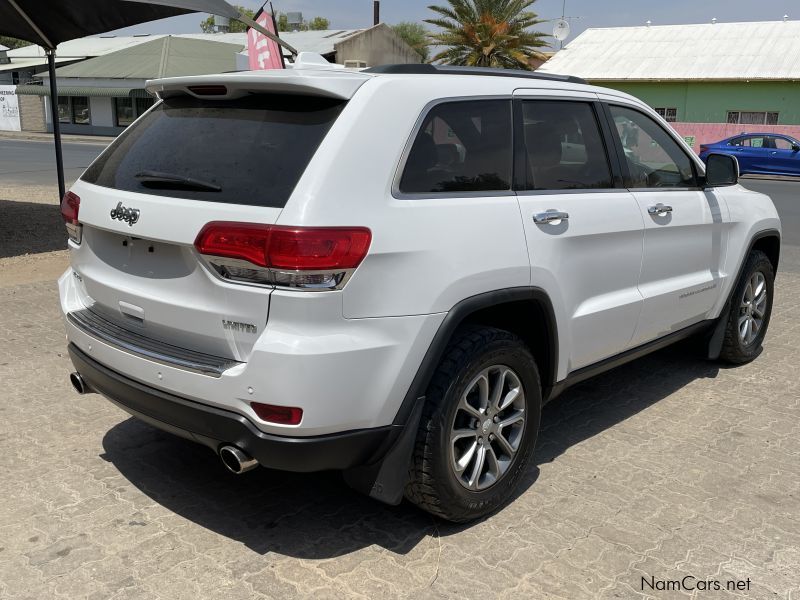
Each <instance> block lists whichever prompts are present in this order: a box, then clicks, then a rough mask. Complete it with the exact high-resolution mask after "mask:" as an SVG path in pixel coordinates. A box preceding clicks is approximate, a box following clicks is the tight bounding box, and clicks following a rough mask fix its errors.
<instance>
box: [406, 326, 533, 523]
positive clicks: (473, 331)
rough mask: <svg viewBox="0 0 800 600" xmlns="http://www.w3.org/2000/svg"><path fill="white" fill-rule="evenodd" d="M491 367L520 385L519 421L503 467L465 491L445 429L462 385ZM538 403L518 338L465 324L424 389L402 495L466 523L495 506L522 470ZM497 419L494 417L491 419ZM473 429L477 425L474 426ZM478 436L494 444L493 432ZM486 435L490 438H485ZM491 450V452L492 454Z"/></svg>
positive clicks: (528, 357) (528, 354)
mask: <svg viewBox="0 0 800 600" xmlns="http://www.w3.org/2000/svg"><path fill="white" fill-rule="evenodd" d="M495 365H502V366H504V367H508V368H509V369H511V370H512V371H513V375H516V376H517V378H518V381H519V383H520V384H521V386H522V391H523V393H524V400H520V403H521V404H524V411H523V412H524V414H525V419H524V425H522V426H521V427H522V429H521V433H518V436H515V439H516V440H517V442H518V446H517V450H516V453H515V454H514V455H513V457H512V458H511V460H510V462H509V463H508V467H506V468H505V471H504V472H503V473H502V474H501V475H500V476H499V477H498V478H497V480H496V481H495V482H494V483H493V484H489V487H487V488H486V489H480V490H477V489H476V490H470V489H467V487H465V486H464V484H462V483H460V482H459V479H458V476H457V475H456V473H455V469H454V468H453V467H452V464H451V462H450V461H451V456H450V431H451V426H453V424H454V422H455V419H457V418H463V416H464V415H463V412H464V411H463V409H459V408H458V405H459V402H460V400H461V397H462V395H463V394H464V393H465V392H466V391H467V389H466V388H467V386H468V385H469V384H470V383H472V382H473V380H474V379H475V377H477V376H478V375H480V373H481V372H482V371H483V370H485V369H487V368H490V367H493V366H495ZM509 377H510V378H511V377H512V376H509ZM501 389H502V388H501ZM541 404H542V395H541V384H540V379H539V372H538V370H537V368H536V362H535V361H534V358H533V355H532V354H531V352H530V350H528V348H527V346H526V345H525V344H524V343H523V342H522V340H521V339H520V338H518V337H517V336H515V335H513V334H511V333H509V332H507V331H504V330H502V329H495V328H492V327H474V326H470V327H468V328H464V329H463V330H461V331H460V332H459V333H457V334H456V336H455V337H454V339H453V341H452V342H451V343H450V345H449V346H448V348H447V350H446V351H445V354H444V357H443V358H442V361H441V363H440V364H439V367H438V369H437V370H436V373H435V374H434V376H433V378H432V380H431V383H430V385H429V386H428V389H427V393H426V403H425V408H424V411H423V414H422V419H421V421H420V426H419V430H418V433H417V439H416V442H415V446H414V452H413V456H412V460H411V466H410V472H409V482H408V484H407V485H406V490H405V494H406V497H407V498H408V499H409V500H411V502H413V503H414V504H416V505H417V506H419V507H420V508H422V509H424V510H426V511H428V512H430V513H432V514H434V515H436V516H439V517H441V518H443V519H446V520H448V521H453V522H466V521H472V520H474V519H478V518H480V517H483V516H485V515H487V514H489V513H491V512H493V511H495V510H497V509H498V508H499V507H500V506H502V505H503V504H505V503H506V502H507V501H508V500H509V499H510V497H511V495H512V493H513V492H514V489H515V488H516V486H517V485H518V484H519V480H520V478H521V476H522V475H523V474H524V473H525V471H526V468H527V465H528V461H529V459H530V458H531V455H532V454H533V448H534V446H535V444H536V437H537V435H538V432H539V421H540V417H541ZM512 408H513V407H512ZM459 410H461V413H459V412H458V411H459ZM500 418H501V416H500V415H498V417H497V419H498V420H499V419H500ZM476 421H477V419H476ZM505 431H507V430H505ZM477 433H480V427H479V426H477V425H476V434H477ZM498 435H499V434H498ZM509 437H510V436H509ZM480 439H481V440H485V443H486V445H487V446H489V445H493V444H498V443H499V441H498V440H497V439H496V437H495V436H492V438H490V437H488V436H487V437H486V438H483V437H481V438H480ZM490 439H495V441H494V442H489V440H490ZM468 442H469V441H468ZM469 443H471V442H469ZM487 452H488V450H487ZM497 452H498V453H500V452H501V451H500V450H498V451H497ZM495 454H496V453H495V452H494V451H493V452H492V456H495ZM488 460H489V459H488V458H487V461H488ZM487 464H488V462H487ZM493 464H495V465H499V463H498V462H494V463H493ZM464 471H465V473H466V471H467V470H466V469H465V470H464ZM478 479H481V478H480V477H478Z"/></svg>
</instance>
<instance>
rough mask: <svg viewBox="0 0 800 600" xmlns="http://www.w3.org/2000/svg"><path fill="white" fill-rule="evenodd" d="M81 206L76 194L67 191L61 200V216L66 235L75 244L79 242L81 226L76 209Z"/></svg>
mask: <svg viewBox="0 0 800 600" xmlns="http://www.w3.org/2000/svg"><path fill="white" fill-rule="evenodd" d="M80 208H81V199H80V197H79V196H78V195H77V194H74V193H72V192H67V193H66V194H64V198H63V199H62V200H61V216H62V217H63V219H64V225H66V227H67V235H69V239H71V240H72V241H73V242H75V243H76V244H80V243H81V238H82V237H83V226H82V225H81V224H80V223H79V222H78V211H80Z"/></svg>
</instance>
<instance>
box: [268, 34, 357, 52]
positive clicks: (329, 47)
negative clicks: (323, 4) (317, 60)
mask: <svg viewBox="0 0 800 600" xmlns="http://www.w3.org/2000/svg"><path fill="white" fill-rule="evenodd" d="M362 31H364V30H363V29H330V30H323V31H281V33H280V36H281V39H282V40H286V41H287V42H288V43H289V44H291V45H292V46H294V47H295V48H297V50H298V52H315V53H317V54H321V55H323V56H325V55H326V54H331V53H333V52H335V50H336V49H335V46H336V44H338V43H339V42H341V41H342V40H345V39H347V38H349V37H350V36H352V35H355V34H357V33H361V32H362Z"/></svg>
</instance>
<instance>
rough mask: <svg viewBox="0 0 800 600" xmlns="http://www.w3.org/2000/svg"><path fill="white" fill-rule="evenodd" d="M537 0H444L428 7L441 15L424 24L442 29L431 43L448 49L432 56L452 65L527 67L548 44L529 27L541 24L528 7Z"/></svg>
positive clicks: (432, 37)
mask: <svg viewBox="0 0 800 600" xmlns="http://www.w3.org/2000/svg"><path fill="white" fill-rule="evenodd" d="M535 1H536V0H447V2H448V4H449V6H429V7H428V8H429V9H430V10H432V11H434V12H435V13H438V14H439V15H441V18H436V19H426V20H425V22H426V23H430V24H431V25H435V26H436V27H440V28H441V29H442V31H441V32H439V33H433V34H431V36H430V39H431V45H434V46H446V47H447V49H445V50H443V51H442V52H440V53H439V54H437V55H436V56H434V57H433V59H431V62H441V63H446V64H451V65H462V66H474V67H501V68H505V69H530V68H531V66H530V64H529V61H530V59H532V58H540V57H541V53H540V52H539V51H538V49H539V48H546V47H548V46H549V44H548V43H547V42H546V41H545V40H544V38H545V37H547V36H545V34H543V33H541V32H539V31H533V30H531V27H533V26H534V25H538V24H539V23H543V21H542V20H540V19H539V18H538V15H537V14H536V13H534V12H530V11H528V10H527V9H528V8H529V7H530V6H531V5H532V4H533V3H534V2H535Z"/></svg>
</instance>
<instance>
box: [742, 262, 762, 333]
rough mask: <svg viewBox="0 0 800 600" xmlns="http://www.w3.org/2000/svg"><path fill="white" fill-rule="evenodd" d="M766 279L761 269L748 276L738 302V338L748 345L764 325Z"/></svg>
mask: <svg viewBox="0 0 800 600" xmlns="http://www.w3.org/2000/svg"><path fill="white" fill-rule="evenodd" d="M767 300H768V295H767V280H766V278H765V277H764V274H763V273H762V272H761V271H756V272H755V273H753V275H751V276H750V280H749V281H748V282H747V286H746V287H745V288H744V294H742V299H741V302H740V304H739V322H738V326H739V340H740V341H741V342H742V344H743V345H745V346H749V345H750V344H752V343H753V341H754V340H755V339H756V337H757V336H758V334H759V332H760V331H761V328H762V327H763V325H764V316H765V315H766V311H767Z"/></svg>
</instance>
